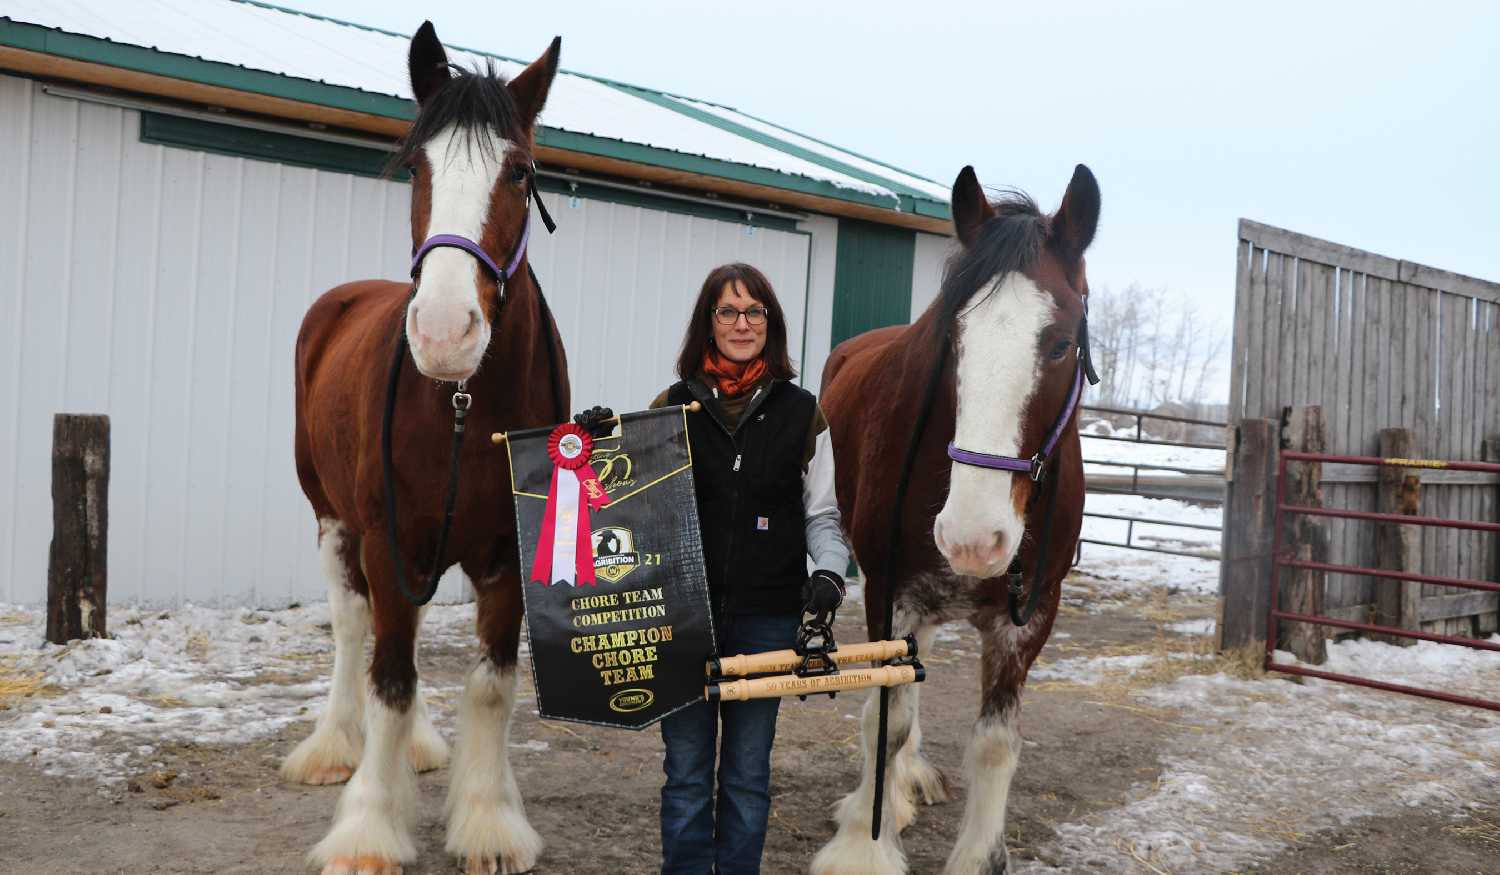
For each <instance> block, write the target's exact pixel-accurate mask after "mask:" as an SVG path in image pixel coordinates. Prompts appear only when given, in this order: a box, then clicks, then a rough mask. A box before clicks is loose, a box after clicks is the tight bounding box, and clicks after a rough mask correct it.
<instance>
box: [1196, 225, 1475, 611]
mask: <svg viewBox="0 0 1500 875" xmlns="http://www.w3.org/2000/svg"><path fill="white" fill-rule="evenodd" d="M1234 326H1235V327H1234V346H1233V365H1232V371H1231V385H1230V401H1229V417H1228V418H1229V422H1230V425H1231V429H1232V430H1233V429H1234V427H1235V426H1236V425H1237V424H1238V423H1240V422H1242V421H1244V420H1252V419H1272V420H1277V421H1283V416H1284V411H1286V410H1287V408H1294V407H1300V406H1304V405H1320V406H1321V407H1322V408H1323V413H1324V416H1325V419H1326V428H1327V441H1328V446H1327V451H1328V452H1330V453H1338V454H1344V455H1364V456H1375V455H1379V454H1380V431H1381V429H1385V428H1405V429H1409V430H1411V432H1412V438H1413V442H1414V446H1413V448H1412V451H1413V455H1414V456H1418V457H1427V458H1440V459H1456V460H1482V459H1484V458H1485V455H1486V451H1487V449H1488V451H1489V452H1491V453H1493V452H1494V444H1493V441H1494V440H1495V436H1497V435H1500V284H1497V283H1491V282H1486V281H1484V280H1479V279H1474V278H1472V277H1467V276H1461V275H1459V274H1454V273H1449V272H1447V271H1443V270H1437V269H1435V268H1430V267H1425V266H1423V265H1419V264H1414V263H1412V262H1407V261H1398V260H1396V259H1392V258H1386V257H1385V256H1381V255H1376V254H1373V253H1370V252H1365V251H1362V250H1359V249H1353V248H1350V247H1347V246H1340V245H1338V244H1335V243H1330V242H1328V241H1325V240H1319V239H1317V238H1315V237H1307V236H1304V235H1302V234H1295V233H1293V232H1291V231H1285V230H1282V229H1280V228H1273V227H1270V226H1268V225H1262V224H1259V223H1257V222H1252V221H1249V220H1246V219H1241V220H1240V227H1239V248H1238V275H1237V282H1236V290H1235V322H1234ZM1487 438H1488V439H1490V440H1491V442H1492V443H1491V446H1490V447H1488V448H1487V447H1486V444H1485V442H1486V439H1487ZM1323 468H1324V470H1323V477H1322V482H1323V489H1324V502H1325V504H1326V506H1328V507H1340V508H1350V509H1356V510H1376V509H1377V503H1378V502H1377V491H1376V476H1377V475H1376V473H1375V471H1374V470H1373V469H1362V468H1358V467H1355V466H1343V465H1333V464H1329V465H1324V466H1323ZM1496 485H1497V484H1496V478H1495V476H1494V475H1489V474H1473V473H1460V472H1425V473H1424V475H1423V477H1422V489H1423V496H1422V505H1423V512H1424V513H1426V514H1429V515H1432V516H1441V517H1449V518H1455V519H1470V520H1495V519H1496V518H1497V511H1500V490H1497V489H1496ZM1232 490H1233V487H1232V486H1231V491H1232ZM1234 509H1235V503H1234V501H1233V500H1231V502H1230V503H1229V504H1228V505H1226V511H1225V514H1226V517H1225V526H1224V528H1225V531H1226V532H1232V531H1233V530H1234V526H1235V520H1234V519H1233V518H1232V517H1233V513H1234ZM1329 529H1330V531H1329V536H1330V543H1329V550H1330V559H1331V561H1333V562H1335V563H1340V564H1351V565H1373V564H1374V562H1373V560H1374V557H1375V526H1373V525H1370V524H1366V523H1359V522H1354V521H1349V520H1330V526H1329ZM1496 539H1497V536H1495V535H1491V534H1484V533H1474V532H1459V531H1454V530H1443V531H1435V532H1430V533H1428V535H1427V537H1426V538H1424V539H1423V542H1422V553H1423V555H1422V569H1421V570H1422V571H1423V572H1424V573H1426V574H1434V575H1442V576H1450V577H1464V578H1470V579H1479V580H1500V549H1497V544H1496ZM1224 569H1225V570H1224V573H1225V574H1226V575H1229V574H1231V573H1232V569H1231V567H1230V564H1229V563H1226V564H1225V566H1224ZM1225 580H1226V591H1227V584H1228V578H1227V577H1226V579H1225ZM1407 586H1412V587H1416V586H1418V585H1417V584H1407ZM1375 592H1376V589H1375V587H1374V586H1373V581H1372V580H1371V579H1369V578H1356V577H1348V576H1338V575H1335V576H1332V577H1330V578H1329V579H1328V582H1327V588H1326V591H1325V593H1324V609H1325V613H1326V614H1327V615H1329V616H1333V617H1340V618H1343V619H1351V620H1361V621H1362V620H1367V619H1368V618H1369V617H1370V616H1371V615H1372V614H1373V612H1374V602H1375ZM1447 596H1451V591H1448V590H1443V589H1442V588H1439V587H1427V586H1424V587H1423V592H1422V607H1421V611H1422V616H1421V626H1422V628H1425V629H1428V630H1430V631H1436V632H1439V633H1452V634H1473V633H1485V632H1491V631H1494V630H1495V628H1496V620H1497V607H1500V596H1497V595H1495V594H1486V593H1476V594H1472V595H1471V596H1470V597H1465V598H1462V599H1456V600H1455V599H1452V598H1447Z"/></svg>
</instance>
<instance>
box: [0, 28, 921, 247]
mask: <svg viewBox="0 0 1500 875" xmlns="http://www.w3.org/2000/svg"><path fill="white" fill-rule="evenodd" d="M236 2H241V3H245V4H247V5H252V6H256V7H260V8H266V9H272V10H276V11H278V12H283V13H286V14H290V15H299V16H302V17H305V18H310V19H316V20H321V21H328V22H331V23H334V24H338V25H341V26H348V27H354V28H356V29H359V30H364V31H369V32H374V33H380V34H384V35H387V36H391V37H396V38H401V39H405V38H406V37H405V36H403V35H401V34H397V33H393V32H391V31H386V30H381V29H378V28H372V27H368V26H365V25H359V24H353V23H350V22H344V21H340V20H338V19H333V18H327V17H325V16H320V15H315V14H311V13H306V12H302V11H299V10H291V9H285V8H283V7H278V6H275V5H272V4H269V3H263V2H258V0H236ZM0 46H10V47H14V48H18V49H24V50H27V51H34V52H39V53H43V54H49V55H54V56H56V57H61V58H68V59H72V60H77V61H84V62H88V63H94V64H101V65H104V66H109V67H115V68H118V69H124V70H132V71H136V72H140V73H147V74H151V75H156V76H163V77H167V78H172V79H181V80H185V81H189V82H197V83H201V84H205V85H212V86H216V87H221V88H228V89H232V90H235V91H241V92H245V93H249V94H260V95H265V96H268V97H276V98H281V99H285V100H293V101H298V102H301V103H310V104H314V105H317V106H324V107H328V108H331V109H342V110H348V111H350V112H357V113H363V114H368V115H374V116H380V117H383V118H392V119H399V120H403V121H410V120H411V119H412V118H414V117H415V115H416V107H415V104H414V103H413V102H412V101H410V100H407V99H405V98H401V97H396V96H393V95H388V94H376V93H373V92H369V91H362V90H360V89H357V88H350V87H347V86H342V85H329V84H326V83H322V82H314V81H312V80H308V79H298V78H294V77H291V76H287V75H285V74H282V73H272V72H267V71H262V70H251V69H246V68H244V67H240V66H236V65H233V64H226V63H222V62H219V61H208V60H204V59H202V58H195V57H191V56H188V55H181V54H174V53H169V52H163V51H159V50H157V49H150V48H143V47H140V46H132V45H126V44H122V43H117V42H114V41H112V40H107V39H101V38H98V37H92V36H85V35H82V34H74V33H68V32H65V31H62V30H57V29H53V28H48V27H42V26H40V25H36V24H28V23H25V22H17V21H12V20H10V19H8V18H4V17H0ZM453 48H455V49H458V48H460V47H458V46H454V47H453ZM462 51H468V52H472V53H473V54H476V55H480V56H486V57H493V58H496V59H499V60H505V61H512V62H515V63H523V62H520V61H516V60H515V59H513V58H508V57H505V56H503V55H496V54H493V53H490V52H480V51H475V50H472V49H462ZM571 75H577V76H581V77H583V78H588V79H593V80H595V81H598V82H603V83H605V84H608V85H610V86H612V87H615V88H617V89H619V90H621V91H623V92H625V93H628V94H630V95H631V96H634V97H637V98H639V99H642V100H647V101H649V102H652V103H656V104H658V105H662V106H665V107H667V108H670V109H672V110H673V111H676V112H678V113H680V114H682V115H686V116H689V117H692V118H695V119H696V120H698V121H700V122H703V123H707V124H712V125H714V126H715V127H717V128H719V129H721V130H725V131H728V132H730V133H733V134H736V135H738V136H742V137H746V138H748V139H751V140H752V141H754V142H759V143H761V144H763V145H767V146H769V147H771V148H775V149H777V150H778V151H782V152H785V153H788V154H794V155H797V156H798V157H802V158H805V159H807V160H811V161H814V162H815V163H817V164H819V165H820V166H824V167H829V168H830V169H836V170H838V171H839V172H842V173H846V174H848V175H850V176H853V177H855V178H860V179H864V180H865V181H868V182H871V183H873V184H875V185H879V186H881V187H883V188H891V189H898V190H900V191H901V192H903V193H900V194H899V195H898V197H897V198H896V199H895V200H894V202H893V199H892V197H891V196H889V195H879V194H874V193H871V192H864V191H858V190H855V189H849V188H842V187H840V186H837V185H834V184H833V183H832V182H827V181H823V180H817V179H813V178H810V177H804V176H798V175H795V174H789V173H783V172H780V171H775V170H768V169H765V168H758V167H752V166H749V165H745V164H738V163H735V162H733V161H726V160H723V159H718V158H709V157H705V156H700V155H691V154H687V153H683V152H675V151H672V150H670V149H662V148H658V147H654V146H647V145H642V144H636V143H628V142H625V141H623V140H615V139H611V138H608V137H599V136H594V135H590V134H581V133H575V132H572V131H562V130H558V129H554V128H545V127H544V128H541V129H540V130H539V131H538V135H537V139H538V141H539V142H541V143H543V144H544V145H548V146H552V147H555V148H560V149H564V150H567V151H573V152H578V153H581V154H586V155H596V156H600V157H606V158H617V159H620V160H626V161H632V162H636V163H641V164H648V165H652V166H656V167H664V168H667V169H671V170H677V171H682V172H686V173H692V174H696V175H700V176H709V177H717V178H720V179H729V180H734V181H738V182H746V183H750V184H755V185H763V186H767V187H770V188H775V189H780V190H782V191H791V192H797V193H802V194H809V195H813V196H816V197H823V198H829V199H832V200H837V201H843V202H846V203H857V204H865V205H869V206H876V207H881V208H886V209H891V210H892V211H893V212H894V211H896V210H900V211H903V212H906V213H912V214H916V215H923V216H933V217H938V218H947V216H948V212H947V206H946V205H945V204H941V203H939V202H936V201H932V200H930V199H928V198H927V196H926V195H923V194H921V193H918V192H915V190H914V189H906V188H905V187H904V186H900V185H899V183H896V182H894V181H893V180H888V179H885V178H883V177H879V176H877V175H874V174H868V173H865V172H862V171H859V170H857V169H856V168H852V167H848V166H847V165H843V164H841V163H840V162H836V161H834V160H833V159H830V158H827V157H826V156H820V155H817V154H816V153H812V152H809V151H808V150H805V149H801V148H799V147H796V146H794V145H792V144H789V143H786V142H784V141H782V140H778V139H776V138H774V137H769V136H767V135H765V134H763V133H760V132H758V131H755V130H753V129H751V128H747V127H745V126H743V125H738V124H735V123H734V122H731V121H729V120H727V119H723V118H719V117H718V116H715V115H713V114H712V113H707V112H703V111H702V110H699V109H696V108H694V107H691V106H688V105H687V104H685V103H683V102H682V100H697V99H696V98H681V99H680V100H679V99H677V98H676V96H668V95H667V94H666V93H665V92H659V91H652V90H650V89H643V88H639V87H636V86H630V85H625V84H623V83H618V82H614V81H612V80H608V79H604V78H602V77H597V76H589V75H587V74H581V73H572V74H571ZM697 102H700V103H710V102H709V101H697ZM711 105H714V106H718V104H711ZM724 108H725V109H732V107H724ZM734 111H737V110H734ZM835 148H836V147H835ZM235 154H239V153H235ZM851 154H853V153H851ZM252 157H253V156H252ZM907 191H909V192H913V194H907V193H904V192H907Z"/></svg>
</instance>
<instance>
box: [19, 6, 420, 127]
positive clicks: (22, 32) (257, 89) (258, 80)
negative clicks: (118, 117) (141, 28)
mask: <svg viewBox="0 0 1500 875" xmlns="http://www.w3.org/2000/svg"><path fill="white" fill-rule="evenodd" d="M0 45H6V46H13V47H15V48H20V49H28V50H30V51H35V52H44V53H46V54H49V55H56V56H57V57H60V58H71V59H73V60H75V61H88V62H90V63H94V64H103V65H105V66H109V67H118V68H120V69H123V70H134V71H136V72H138V73H151V74H153V75H157V76H167V77H170V78H173V79H185V80H187V81H190V82H199V83H202V84H205V85H216V86H219V87H222V88H232V89H234V90H235V91H244V92H247V93H250V94H264V95H266V96H269V97H281V98H285V99H287V100H297V101H301V102H303V103H314V104H317V105H319V106H327V107H332V108H334V109H347V110H350V111H352V112H362V113H368V114H370V115H378V116H384V117H387V118H396V119H403V120H406V121H410V120H411V119H412V118H413V117H415V115H416V111H415V105H414V104H413V103H412V102H411V101H410V100H406V99H404V98H400V97H391V96H389V95H384V94H374V93H372V92H369V91H361V90H359V89H357V88H346V87H344V86H341V85H324V84H323V83H321V82H312V81H310V80H307V79H294V78H292V77H291V76H286V75H284V74H281V73H267V72H264V71H261V70H249V69H246V68H244V67H237V66H235V65H233V64H225V63H221V62H219V61H205V60H203V59H201V58H192V57H189V56H187V55H178V54H172V53H170V52H162V51H158V50H156V49H146V48H141V47H139V46H129V45H124V44H122V43H117V42H114V41H112V40H107V39H99V38H97V37H91V36H82V35H80V34H72V33H66V32H64V31H60V30H53V29H51V28H46V27H41V26H40V25H35V24H23V23H20V22H16V21H11V20H9V19H0Z"/></svg>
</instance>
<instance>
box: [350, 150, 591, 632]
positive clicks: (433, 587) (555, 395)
mask: <svg viewBox="0 0 1500 875" xmlns="http://www.w3.org/2000/svg"><path fill="white" fill-rule="evenodd" d="M532 201H536V209H537V212H538V213H540V214H541V216H542V224H543V225H545V226H547V233H548V234H551V233H552V232H553V231H555V230H557V223H556V222H554V221H552V216H551V215H549V214H548V213H547V207H546V205H545V204H543V203H542V196H541V195H540V194H539V193H538V192H537V190H536V167H535V166H534V165H533V166H532V168H531V175H530V177H529V179H528V180H527V183H526V218H525V219H524V220H523V221H522V223H521V236H520V237H519V238H517V240H516V245H515V248H514V249H512V250H511V253H510V259H509V260H508V261H507V262H506V263H505V270H503V271H502V270H500V268H499V266H497V265H496V264H495V260H494V259H493V258H490V256H489V253H487V252H485V251H484V249H483V247H481V246H480V245H479V244H478V243H475V242H474V241H473V240H470V239H469V238H467V237H463V236H461V235H458V234H434V235H433V236H431V237H428V238H427V239H426V240H424V241H423V242H422V245H421V246H418V247H417V249H416V251H415V252H414V253H412V257H411V277H412V280H413V282H412V288H411V294H412V295H413V296H415V295H416V293H417V285H416V282H415V280H416V279H417V277H418V275H419V274H420V273H421V271H422V259H423V258H426V257H427V253H429V252H431V251H432V250H434V249H439V248H442V247H448V248H451V249H462V250H463V251H465V252H467V253H469V254H470V255H472V256H474V257H475V258H476V259H478V261H479V263H480V264H482V265H484V267H485V269H486V270H488V271H489V272H490V275H491V276H493V277H494V278H495V282H496V284H498V285H499V286H500V303H501V304H504V303H505V284H506V283H507V282H508V281H509V280H510V278H511V277H512V276H514V275H515V273H516V271H517V270H518V269H520V266H521V260H522V258H523V257H524V256H525V255H526V244H527V242H528V241H530V239H531V202H532ZM526 271H527V273H528V274H530V276H531V282H532V284H533V285H534V286H536V292H537V301H538V303H540V305H541V313H542V337H543V338H544V341H545V343H546V344H547V361H548V364H549V366H550V367H551V370H552V381H553V382H552V399H553V403H554V405H555V406H556V408H557V415H558V416H560V417H566V416H567V415H568V413H567V411H566V410H565V409H563V404H562V390H561V388H560V387H559V386H558V383H557V354H556V350H554V349H553V346H552V344H553V340H552V312H551V310H550V309H548V307H547V299H546V298H545V297H544V296H543V295H542V284H541V283H539V282H537V279H536V274H535V273H534V272H532V270H531V267H530V265H528V266H527V268H526ZM395 352H396V355H395V359H394V360H393V361H392V362H391V370H390V376H389V378H388V379H387V381H386V387H385V411H384V413H383V414H382V416H381V422H380V468H381V476H382V478H383V481H384V486H385V536H386V542H387V544H388V545H389V546H390V550H391V557H392V560H393V564H394V565H395V567H396V585H397V586H398V587H399V588H400V590H401V594H402V595H404V596H406V599H407V601H409V602H411V603H412V604H414V605H417V606H418V607H420V606H422V605H425V604H427V603H428V602H430V601H432V597H433V595H434V594H435V593H436V592H437V588H438V582H439V581H441V580H442V577H443V572H444V571H446V570H448V566H447V564H446V563H445V562H444V559H445V558H446V556H447V551H448V531H449V529H451V528H452V526H453V507H454V504H455V503H456V502H457V500H458V467H459V465H458V461H459V455H460V453H461V451H462V450H463V443H464V427H465V426H464V420H466V419H467V418H468V416H469V407H470V406H471V405H472V404H473V403H474V399H473V396H471V395H470V394H469V393H468V386H467V383H468V381H467V380H460V381H459V382H458V389H457V391H455V392H454V393H453V446H452V449H451V450H450V451H449V453H448V493H447V497H446V498H445V499H444V501H443V525H442V528H440V529H439V530H438V542H437V556H436V558H435V560H434V562H433V566H432V575H431V577H430V578H429V580H428V581H427V588H426V589H425V590H424V591H423V592H421V593H417V592H416V591H415V590H413V589H412V587H411V586H410V585H409V584H408V583H407V579H406V561H405V559H404V558H402V555H401V544H400V541H399V537H398V534H399V526H398V525H397V521H396V486H395V483H396V477H395V468H394V465H393V464H392V461H391V431H392V427H393V423H394V422H395V418H396V388H397V387H398V386H399V385H400V383H401V366H402V363H403V362H405V361H406V353H407V340H406V321H405V320H404V319H403V320H402V323H401V330H400V332H398V333H397V335H396V350H395Z"/></svg>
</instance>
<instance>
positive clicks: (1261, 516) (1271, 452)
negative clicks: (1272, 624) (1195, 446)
mask: <svg viewBox="0 0 1500 875" xmlns="http://www.w3.org/2000/svg"><path fill="white" fill-rule="evenodd" d="M1229 437H1230V441H1229V446H1230V450H1229V452H1228V454H1227V456H1226V462H1227V464H1226V467H1225V472H1224V473H1225V476H1226V478H1227V479H1228V480H1229V483H1228V492H1227V495H1226V496H1225V501H1224V535H1223V542H1222V543H1221V544H1220V548H1219V549H1220V554H1221V556H1222V557H1223V558H1222V560H1221V561H1220V563H1219V623H1218V627H1217V628H1218V647H1219V650H1221V651H1222V650H1234V649H1237V648H1241V647H1246V646H1251V645H1253V646H1255V647H1257V648H1260V647H1264V646H1265V642H1266V611H1267V609H1268V607H1269V604H1270V585H1271V534H1272V528H1271V527H1272V525H1273V522H1274V520H1275V513H1276V454H1277V439H1276V422H1275V420H1271V419H1245V420H1241V421H1240V422H1239V424H1238V425H1237V426H1235V427H1234V428H1233V429H1232V430H1231V432H1230V435H1229Z"/></svg>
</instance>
